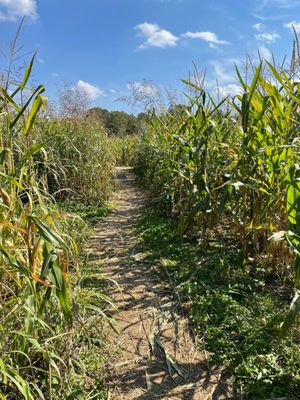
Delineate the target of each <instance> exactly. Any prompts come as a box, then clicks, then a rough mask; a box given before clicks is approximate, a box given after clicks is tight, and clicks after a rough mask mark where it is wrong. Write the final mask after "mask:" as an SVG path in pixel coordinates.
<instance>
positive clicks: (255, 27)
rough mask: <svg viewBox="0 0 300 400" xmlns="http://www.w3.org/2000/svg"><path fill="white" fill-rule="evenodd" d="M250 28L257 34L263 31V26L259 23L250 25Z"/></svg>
mask: <svg viewBox="0 0 300 400" xmlns="http://www.w3.org/2000/svg"><path fill="white" fill-rule="evenodd" d="M252 28H254V29H255V30H256V31H258V32H262V31H263V30H264V29H265V25H264V24H262V23H261V22H259V23H258V24H254V25H252Z"/></svg>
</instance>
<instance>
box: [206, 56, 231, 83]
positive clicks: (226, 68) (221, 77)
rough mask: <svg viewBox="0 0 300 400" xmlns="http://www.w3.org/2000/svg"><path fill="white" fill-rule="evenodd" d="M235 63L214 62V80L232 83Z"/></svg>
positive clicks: (212, 63)
mask: <svg viewBox="0 0 300 400" xmlns="http://www.w3.org/2000/svg"><path fill="white" fill-rule="evenodd" d="M233 64H234V63H233V62H232V63H231V62H230V61H224V62H219V61H213V62H211V65H212V67H213V72H214V78H215V79H216V80H217V81H219V82H222V83H224V82H229V81H232V76H233V75H232V74H233Z"/></svg>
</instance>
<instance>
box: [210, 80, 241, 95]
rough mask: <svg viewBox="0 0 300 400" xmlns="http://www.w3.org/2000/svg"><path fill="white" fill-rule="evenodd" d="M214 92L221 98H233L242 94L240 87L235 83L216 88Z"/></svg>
mask: <svg viewBox="0 0 300 400" xmlns="http://www.w3.org/2000/svg"><path fill="white" fill-rule="evenodd" d="M216 92H217V94H218V95H219V96H220V97H221V98H222V97H227V96H230V97H233V96H236V95H237V94H241V93H242V92H243V89H242V88H241V86H239V85H236V84H235V83H230V84H229V85H226V86H217V87H216Z"/></svg>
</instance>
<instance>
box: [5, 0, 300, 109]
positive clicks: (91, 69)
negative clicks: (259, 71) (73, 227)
mask: <svg viewBox="0 0 300 400" xmlns="http://www.w3.org/2000/svg"><path fill="white" fill-rule="evenodd" d="M23 15H25V16H26V23H25V26H24V27H23V31H22V34H21V37H20V44H21V45H23V46H24V47H23V49H24V52H25V51H32V50H37V52H38V53H37V57H38V61H37V62H36V65H35V68H34V79H35V81H37V82H39V83H43V84H45V86H46V88H47V93H48V95H49V97H50V99H55V93H56V87H57V85H59V84H60V83H61V82H62V81H67V82H69V83H70V85H72V86H77V87H78V88H79V89H80V90H83V91H84V92H85V93H86V94H88V96H89V97H90V99H91V102H92V105H96V106H100V107H104V108H108V109H110V110H112V109H125V110H128V107H127V106H126V105H125V104H123V103H122V102H116V101H115V100H116V99H117V98H118V97H120V96H123V95H126V94H127V93H129V92H130V83H131V84H132V83H133V84H134V85H135V87H136V88H139V85H140V84H141V82H142V81H143V79H146V80H148V81H152V82H154V83H155V84H156V85H158V86H159V87H160V88H161V89H162V90H164V88H170V87H172V88H173V89H174V90H177V91H178V93H181V91H182V88H183V85H182V84H181V82H180V79H181V78H186V77H187V76H188V72H189V71H192V70H193V61H194V62H195V63H196V64H197V66H198V69H199V71H202V70H203V69H206V81H207V88H208V89H209V90H210V91H214V90H215V88H216V81H218V85H219V87H220V88H221V91H222V93H223V94H234V93H235V92H236V91H237V90H238V88H237V81H236V78H235V73H234V67H233V65H234V63H237V64H240V65H242V64H243V62H244V60H245V57H246V54H248V55H249V56H250V57H251V58H253V59H257V57H258V51H259V52H260V54H261V55H262V56H263V57H264V58H266V59H269V58H270V57H271V53H274V55H275V58H276V60H277V61H278V62H279V61H281V60H282V58H283V57H284V56H285V55H287V56H288V57H290V55H291V48H292V40H293V33H292V29H291V24H293V25H294V27H295V29H296V30H297V31H298V32H300V0H217V1H212V0H211V1H208V0H206V1H203V0H85V1H79V0H73V1H71V0H0V33H1V34H0V41H1V42H0V48H1V49H2V50H3V49H5V48H7V46H8V44H9V42H10V41H11V39H12V38H13V36H14V33H15V31H16V29H17V26H18V23H19V22H20V19H21V17H22V16H23ZM3 63H4V59H3V58H2V60H1V66H2V67H3ZM173 89H172V90H173Z"/></svg>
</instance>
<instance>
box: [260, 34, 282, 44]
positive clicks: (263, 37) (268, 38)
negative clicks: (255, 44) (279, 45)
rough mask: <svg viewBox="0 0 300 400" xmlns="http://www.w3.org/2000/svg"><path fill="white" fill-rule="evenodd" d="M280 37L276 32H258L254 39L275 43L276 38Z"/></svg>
mask: <svg viewBox="0 0 300 400" xmlns="http://www.w3.org/2000/svg"><path fill="white" fill-rule="evenodd" d="M279 38H280V35H279V34H278V33H276V32H273V33H258V34H256V35H255V39H256V40H260V41H261V42H265V43H275V42H276V40H277V39H279Z"/></svg>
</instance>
